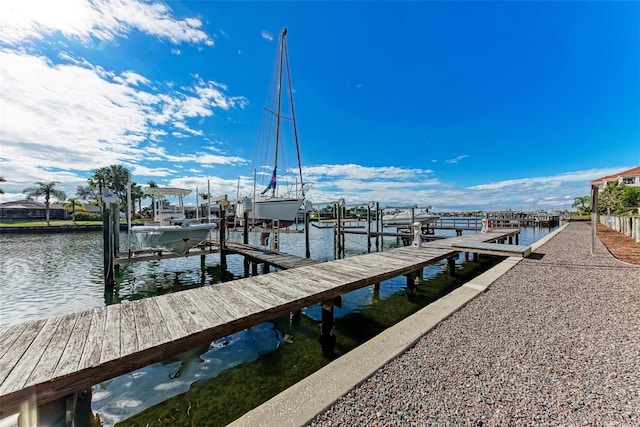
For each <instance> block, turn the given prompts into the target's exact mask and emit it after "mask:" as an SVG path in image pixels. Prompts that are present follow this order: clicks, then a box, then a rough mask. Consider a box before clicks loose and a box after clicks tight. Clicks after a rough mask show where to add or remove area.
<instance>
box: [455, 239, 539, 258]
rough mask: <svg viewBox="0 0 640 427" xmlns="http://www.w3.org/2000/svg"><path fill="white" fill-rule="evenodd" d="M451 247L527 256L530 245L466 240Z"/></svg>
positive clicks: (529, 253)
mask: <svg viewBox="0 0 640 427" xmlns="http://www.w3.org/2000/svg"><path fill="white" fill-rule="evenodd" d="M451 247H452V249H455V250H457V251H464V252H476V253H481V254H487V255H497V256H518V257H522V258H524V257H527V256H529V255H531V246H525V245H508V244H504V243H483V242H477V243H476V242H473V243H471V242H468V243H457V244H454V245H452V246H451Z"/></svg>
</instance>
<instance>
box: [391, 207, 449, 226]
mask: <svg viewBox="0 0 640 427" xmlns="http://www.w3.org/2000/svg"><path fill="white" fill-rule="evenodd" d="M438 218H440V216H439V215H434V214H432V213H431V212H429V210H428V209H415V208H412V209H407V210H404V211H400V212H396V213H392V214H385V215H383V216H382V225H383V226H385V227H387V226H389V227H403V226H406V227H408V226H411V225H412V224H413V223H414V222H419V223H421V224H422V225H423V226H424V225H428V224H432V223H434V222H436V221H437V220H438Z"/></svg>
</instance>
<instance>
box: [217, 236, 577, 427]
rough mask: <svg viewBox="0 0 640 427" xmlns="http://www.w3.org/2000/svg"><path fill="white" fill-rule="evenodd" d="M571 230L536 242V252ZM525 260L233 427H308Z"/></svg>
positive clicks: (476, 281) (448, 298)
mask: <svg viewBox="0 0 640 427" xmlns="http://www.w3.org/2000/svg"><path fill="white" fill-rule="evenodd" d="M566 226H567V225H566V224H565V225H564V226H562V227H560V228H559V229H557V230H555V231H553V232H552V233H549V234H547V235H546V236H544V237H543V238H542V239H540V240H538V241H537V242H535V243H534V244H533V245H531V246H532V249H533V250H534V251H535V250H536V249H538V248H539V247H540V246H542V245H543V244H545V243H546V242H547V241H549V240H550V239H552V238H553V237H554V236H555V235H556V234H558V233H559V232H560V231H562V230H564V228H565V227H566ZM522 259H523V258H520V257H508V258H507V259H505V260H504V261H502V262H501V263H500V264H498V265H496V266H494V267H493V268H491V269H489V270H487V271H486V272H484V273H482V274H481V275H479V276H478V277H475V278H473V279H472V280H471V281H469V282H467V283H465V284H463V285H462V286H460V287H459V288H457V289H455V290H453V291H452V292H450V293H449V294H447V295H445V296H443V297H442V298H440V299H438V300H437V301H434V302H433V303H431V304H429V305H427V306H426V307H424V308H423V309H421V310H420V311H418V312H416V313H414V314H413V315H411V316H409V317H407V318H406V319H404V320H403V321H401V322H399V323H397V324H395V325H393V326H391V327H390V328H388V329H386V330H385V331H383V332H381V333H380V334H378V335H376V336H375V337H373V338H372V339H370V340H369V341H367V342H365V343H363V344H361V345H360V346H358V347H356V348H354V349H353V350H351V351H350V352H348V353H347V354H345V355H343V356H342V357H340V358H339V359H336V360H334V361H332V362H331V363H329V364H328V365H326V366H324V367H323V368H321V369H320V370H318V371H316V372H314V373H313V374H311V375H309V376H308V377H306V378H305V379H303V380H302V381H300V382H298V383H296V384H294V385H292V386H291V387H289V388H288V389H286V390H284V391H282V392H281V393H279V394H278V395H276V396H274V397H273V398H271V399H270V400H268V401H266V402H265V403H263V404H262V405H260V406H258V407H257V408H254V409H252V410H251V411H249V412H247V413H246V414H244V415H243V416H242V417H240V418H238V419H237V420H235V421H234V422H232V423H231V424H229V426H231V427H244V426H257V425H260V426H274V427H285V426H303V425H305V424H308V423H309V422H310V421H311V420H312V419H313V418H314V417H315V416H316V415H317V414H319V413H322V412H323V411H325V410H326V409H327V408H328V407H329V406H331V405H332V404H333V403H334V402H335V401H337V400H338V399H339V398H340V397H341V396H343V395H345V394H346V393H348V392H349V390H351V389H352V388H354V387H356V386H358V385H359V384H361V383H362V382H364V381H365V380H367V379H368V378H369V377H371V376H372V375H373V374H374V373H375V372H376V371H377V370H378V369H380V368H382V367H383V366H384V365H385V364H386V363H388V362H389V361H391V360H392V359H394V358H396V357H397V356H398V355H400V354H402V353H404V352H405V351H406V350H408V349H409V348H410V347H412V346H413V345H415V343H416V342H417V341H418V340H419V339H420V338H422V337H423V336H424V335H426V334H427V333H428V332H429V331H431V330H432V329H433V328H435V327H436V326H437V325H438V324H439V323H440V322H441V321H443V320H445V319H446V318H448V317H449V316H451V315H452V314H453V313H455V312H456V311H458V310H459V309H460V308H462V307H463V306H464V305H466V304H467V303H468V302H469V301H472V300H473V299H475V298H476V297H477V296H478V295H480V294H481V293H483V292H484V291H485V290H486V289H487V288H488V287H489V285H491V284H492V283H493V282H494V281H495V280H496V279H498V278H499V277H500V276H502V275H503V274H505V273H506V272H507V271H509V270H510V269H511V268H513V267H514V266H516V265H517V264H518V263H519V262H520V261H521V260H522Z"/></svg>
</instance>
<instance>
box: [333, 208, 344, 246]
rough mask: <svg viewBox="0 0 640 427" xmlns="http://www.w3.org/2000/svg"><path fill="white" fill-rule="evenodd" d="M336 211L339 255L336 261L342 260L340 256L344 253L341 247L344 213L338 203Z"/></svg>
mask: <svg viewBox="0 0 640 427" xmlns="http://www.w3.org/2000/svg"><path fill="white" fill-rule="evenodd" d="M334 206H335V210H336V242H337V244H336V249H337V254H336V259H340V254H341V253H342V248H341V247H340V245H341V244H342V235H341V230H340V226H341V224H342V220H341V218H340V216H341V213H342V207H341V206H340V204H338V203H336V204H335V205H334Z"/></svg>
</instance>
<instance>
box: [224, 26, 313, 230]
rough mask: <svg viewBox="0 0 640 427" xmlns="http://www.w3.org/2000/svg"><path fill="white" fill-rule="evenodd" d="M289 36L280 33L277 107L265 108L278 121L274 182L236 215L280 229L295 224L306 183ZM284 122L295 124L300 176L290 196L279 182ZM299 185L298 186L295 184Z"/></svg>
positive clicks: (239, 206) (243, 202)
mask: <svg viewBox="0 0 640 427" xmlns="http://www.w3.org/2000/svg"><path fill="white" fill-rule="evenodd" d="M286 36H287V29H286V28H285V29H283V30H282V32H281V33H280V43H279V46H278V55H277V58H276V59H277V61H276V68H275V70H274V80H275V92H276V93H275V94H274V96H275V98H274V104H275V105H274V106H272V108H265V115H266V117H267V118H268V119H269V121H271V123H273V120H275V124H271V125H270V126H271V127H270V129H272V131H273V133H275V139H274V141H272V143H273V144H274V145H273V150H274V151H273V169H272V173H271V179H270V181H269V183H268V185H267V186H266V188H264V190H263V191H262V192H261V193H260V194H256V190H255V189H254V193H253V196H252V197H245V198H243V199H240V200H238V202H237V206H236V216H237V217H238V218H243V215H244V214H245V212H246V213H247V214H248V218H249V221H250V223H252V224H263V225H267V226H277V227H288V226H289V225H291V224H292V223H293V222H294V221H295V219H296V216H297V214H298V211H299V210H300V207H301V206H302V204H303V203H304V201H305V183H304V182H303V180H302V166H301V165H300V150H299V145H298V132H297V128H296V118H295V111H294V108H293V92H292V90H291V76H290V75H289V59H288V55H287V44H286ZM285 77H286V79H285ZM285 84H286V88H287V92H286V93H284V94H283V91H282V88H283V86H284V85H285ZM287 93H288V95H289V97H288V101H289V106H290V109H291V111H290V114H291V116H290V117H287V116H284V115H283V114H282V109H283V101H285V99H283V96H284V95H286V94H287ZM285 120H290V122H291V125H292V129H293V138H294V140H295V146H296V154H297V162H298V172H299V177H300V182H299V185H295V186H293V188H289V192H288V193H287V194H284V193H285V192H286V191H283V190H282V189H281V188H280V186H279V183H278V177H279V175H278V172H279V170H278V167H279V166H280V165H279V161H280V160H282V157H283V154H284V150H283V149H282V147H283V144H282V142H283V141H282V139H283V132H282V129H281V125H282V124H283V121H285ZM296 181H297V179H296ZM296 184H298V183H297V182H296ZM290 187H291V186H290ZM254 188H255V187H254ZM276 222H277V224H276Z"/></svg>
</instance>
